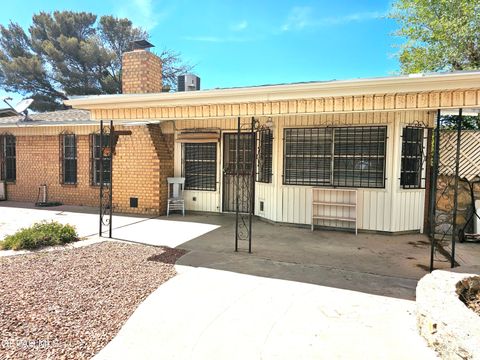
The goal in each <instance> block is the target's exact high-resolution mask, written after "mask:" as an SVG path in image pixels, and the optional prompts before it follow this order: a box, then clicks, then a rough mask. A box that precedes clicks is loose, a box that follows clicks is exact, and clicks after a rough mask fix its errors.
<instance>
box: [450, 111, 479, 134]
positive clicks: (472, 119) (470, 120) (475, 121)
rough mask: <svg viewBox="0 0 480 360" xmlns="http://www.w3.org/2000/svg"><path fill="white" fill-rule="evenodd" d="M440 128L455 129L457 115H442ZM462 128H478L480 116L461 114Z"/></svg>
mask: <svg viewBox="0 0 480 360" xmlns="http://www.w3.org/2000/svg"><path fill="white" fill-rule="evenodd" d="M442 120H443V121H442V129H444V130H455V129H457V126H458V116H456V115H446V116H442ZM462 130H480V116H463V117H462Z"/></svg>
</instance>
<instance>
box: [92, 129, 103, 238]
mask: <svg viewBox="0 0 480 360" xmlns="http://www.w3.org/2000/svg"><path fill="white" fill-rule="evenodd" d="M99 141H100V143H99V146H100V154H99V155H100V174H99V175H100V176H99V180H100V221H99V226H100V228H99V230H98V236H100V237H101V236H102V232H103V229H102V227H103V151H102V149H103V120H100V139H99ZM93 152H94V154H93V158H95V141H94V142H93ZM94 161H95V160H94ZM94 169H95V168H94ZM93 178H94V179H95V172H94V174H93Z"/></svg>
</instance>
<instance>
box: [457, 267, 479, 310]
mask: <svg viewBox="0 0 480 360" xmlns="http://www.w3.org/2000/svg"><path fill="white" fill-rule="evenodd" d="M457 294H458V296H459V298H460V300H462V302H463V303H464V304H465V305H466V306H467V307H468V308H469V309H471V310H473V312H475V313H477V314H478V315H479V316H480V276H473V277H469V278H466V279H464V280H462V281H460V282H459V283H458V284H457Z"/></svg>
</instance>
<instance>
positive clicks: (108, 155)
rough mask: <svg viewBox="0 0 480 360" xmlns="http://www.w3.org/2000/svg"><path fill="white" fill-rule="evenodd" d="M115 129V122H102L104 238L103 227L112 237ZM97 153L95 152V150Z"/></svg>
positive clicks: (101, 164)
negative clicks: (105, 142) (106, 162)
mask: <svg viewBox="0 0 480 360" xmlns="http://www.w3.org/2000/svg"><path fill="white" fill-rule="evenodd" d="M107 136H108V144H104V140H105V139H106V138H107ZM114 145H115V144H114V128H113V121H110V123H109V125H104V123H103V121H100V139H99V148H100V164H99V170H100V174H99V180H100V223H99V236H102V233H103V226H108V237H109V238H111V237H112V215H113V206H112V197H113V196H112V195H113V194H112V164H113V148H114ZM93 151H95V150H93ZM106 159H109V160H110V161H108V167H109V169H108V173H109V174H110V175H109V179H108V181H105V179H104V176H105V170H106V169H105V168H104V166H105V160H106Z"/></svg>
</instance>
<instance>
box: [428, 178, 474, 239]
mask: <svg viewBox="0 0 480 360" xmlns="http://www.w3.org/2000/svg"><path fill="white" fill-rule="evenodd" d="M454 185H455V182H454V179H453V177H451V176H445V175H440V176H439V178H438V181H437V203H436V204H437V205H436V213H435V215H436V216H435V224H436V226H435V233H436V234H438V235H443V234H450V235H451V234H452V221H453V204H454ZM474 196H475V199H476V200H478V199H480V183H475V184H474ZM472 212H473V204H472V199H471V194H470V186H469V184H468V183H467V182H466V181H464V180H460V181H459V183H458V208H457V225H458V226H459V228H463V227H464V226H465V224H466V222H467V220H468V219H469V218H470V216H471V215H472ZM472 231H473V221H470V223H469V224H468V227H467V228H466V232H472Z"/></svg>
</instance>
